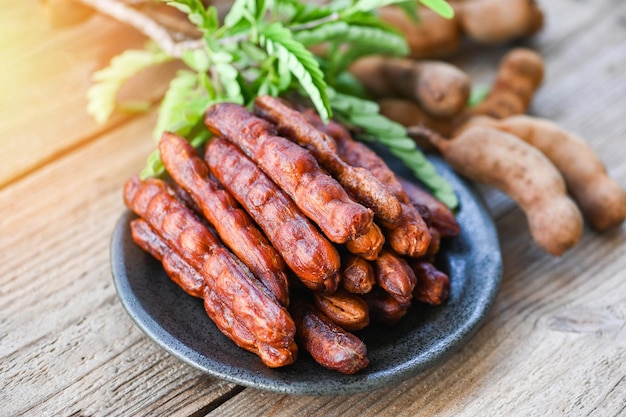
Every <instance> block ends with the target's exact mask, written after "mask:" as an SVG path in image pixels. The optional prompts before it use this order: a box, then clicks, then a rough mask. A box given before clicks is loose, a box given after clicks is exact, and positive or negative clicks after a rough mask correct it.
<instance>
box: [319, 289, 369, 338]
mask: <svg viewBox="0 0 626 417" xmlns="http://www.w3.org/2000/svg"><path fill="white" fill-rule="evenodd" d="M313 302H314V304H315V306H316V307H317V308H318V309H319V310H320V311H321V312H322V313H324V314H325V315H326V316H327V317H328V318H329V319H330V320H331V321H332V322H333V323H335V324H336V325H337V326H339V327H341V328H342V329H345V330H348V331H355V330H361V329H363V328H365V327H366V326H367V325H368V324H369V322H370V317H369V311H368V308H367V303H366V302H365V300H363V298H361V296H359V295H357V294H353V293H350V292H347V291H345V290H343V289H339V290H337V291H336V292H335V293H333V294H323V293H319V292H313Z"/></svg>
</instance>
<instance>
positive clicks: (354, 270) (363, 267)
mask: <svg viewBox="0 0 626 417" xmlns="http://www.w3.org/2000/svg"><path fill="white" fill-rule="evenodd" d="M342 267H343V269H342V272H341V286H342V288H343V289H345V290H346V291H349V292H351V293H354V294H365V293H368V292H370V291H371V290H372V287H373V286H374V284H376V276H375V275H374V268H373V267H372V264H371V263H370V262H369V261H367V260H365V259H363V258H361V257H360V256H354V255H350V256H346V257H345V258H343V259H342Z"/></svg>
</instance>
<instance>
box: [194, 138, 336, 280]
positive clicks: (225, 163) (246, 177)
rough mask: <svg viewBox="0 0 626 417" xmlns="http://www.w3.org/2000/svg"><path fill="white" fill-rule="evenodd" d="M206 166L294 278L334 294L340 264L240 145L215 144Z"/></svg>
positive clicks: (221, 141)
mask: <svg viewBox="0 0 626 417" xmlns="http://www.w3.org/2000/svg"><path fill="white" fill-rule="evenodd" d="M205 157H206V161H207V163H208V166H209V168H210V169H211V171H212V172H213V175H215V176H216V177H217V179H218V180H219V181H220V182H221V183H222V185H223V186H224V187H226V189H228V191H229V192H230V193H231V195H232V196H234V198H236V199H237V200H238V201H239V203H240V204H241V205H242V206H243V207H244V208H245V209H246V211H247V212H248V213H249V214H250V216H251V217H252V218H253V219H254V220H255V221H256V223H257V224H258V225H259V227H261V229H263V231H264V232H265V235H266V236H267V237H268V239H269V240H270V242H272V244H273V245H274V247H275V248H276V250H277V251H278V253H280V255H281V256H282V258H283V259H284V261H285V263H286V264H287V265H288V266H289V268H290V269H291V270H292V271H293V273H294V274H295V275H296V276H297V277H298V278H299V279H300V280H301V281H302V283H303V284H305V285H306V286H307V287H308V288H311V289H314V290H316V291H323V292H334V291H335V290H336V289H337V286H338V284H339V268H340V263H341V262H340V258H339V253H338V252H337V250H336V249H335V247H334V246H333V245H332V244H331V243H330V242H329V241H328V240H327V239H326V238H324V237H323V236H322V235H321V234H320V233H319V232H318V231H317V229H315V227H314V226H313V225H312V224H311V222H310V221H309V220H308V219H307V218H306V217H305V216H304V215H303V214H302V213H301V212H300V210H299V209H298V207H297V206H296V205H295V203H294V202H293V201H292V200H291V199H290V198H289V197H288V196H287V195H286V194H285V193H284V192H283V191H282V190H281V189H280V188H278V186H277V185H276V184H275V183H274V182H272V180H270V179H269V178H268V177H267V176H266V175H265V174H264V173H263V171H261V169H260V168H259V167H258V166H257V165H256V164H254V162H252V161H251V160H250V159H249V158H248V157H246V156H245V155H244V154H243V153H242V152H241V151H240V150H239V148H237V147H236V146H235V145H233V144H231V143H230V142H228V141H226V140H225V139H221V138H217V139H214V140H212V141H211V142H210V143H209V145H208V147H207V150H206V155H205Z"/></svg>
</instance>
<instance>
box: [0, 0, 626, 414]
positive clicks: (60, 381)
mask: <svg viewBox="0 0 626 417" xmlns="http://www.w3.org/2000/svg"><path fill="white" fill-rule="evenodd" d="M541 4H542V7H543V8H544V10H546V11H547V20H546V27H545V29H544V31H543V32H542V33H541V34H540V35H539V36H538V37H537V38H536V39H535V40H534V41H532V42H531V43H530V45H531V46H532V47H534V48H536V49H537V50H539V51H540V52H542V53H543V54H544V56H545V57H546V60H547V78H546V81H545V83H544V86H543V87H542V89H541V90H540V91H539V93H538V95H537V97H536V99H535V101H534V102H533V106H532V109H531V110H532V113H533V114H536V115H541V116H545V117H549V118H551V119H554V120H556V121H558V122H559V123H561V124H562V125H563V126H565V127H567V128H568V129H570V130H572V131H575V132H577V133H579V134H581V135H582V136H584V137H585V138H587V139H588V141H589V142H590V144H591V145H592V146H593V147H594V149H596V151H597V152H598V154H599V155H600V156H601V158H602V159H603V160H604V161H605V163H606V165H607V167H608V169H609V172H610V173H611V174H612V175H613V176H614V177H616V178H617V179H618V180H619V181H620V182H621V183H622V184H626V146H625V145H624V137H626V24H625V23H624V22H625V16H626V3H624V2H622V1H619V0H600V1H595V2H593V3H589V2H580V1H574V0H554V1H550V2H548V1H541ZM2 6H3V9H4V10H3V13H0V34H2V36H0V70H1V71H0V74H1V75H0V77H1V78H0V86H1V87H2V90H1V92H2V94H0V117H1V118H2V120H3V123H2V124H1V125H0V133H1V134H0V311H2V314H1V315H0V416H14V415H38V416H39V415H49V416H58V415H81V416H128V415H143V416H153V415H172V416H203V415H210V416H255V415H258V416H294V415H306V416H347V417H350V416H355V417H356V416H420V415H423V416H433V415H437V416H477V415H490V416H491V415H501V416H513V415H519V416H529V415H541V416H544V415H545V416H561V415H568V416H578V415H592V416H603V417H604V416H617V415H624V414H625V413H626V378H625V377H626V296H625V294H626V280H625V279H624V276H625V275H624V272H623V271H624V270H625V269H626V227H622V228H620V229H619V230H616V231H614V232H612V233H608V234H605V235H597V234H596V233H594V232H591V231H589V230H586V231H585V234H584V235H583V238H582V241H581V243H580V244H579V246H578V247H576V248H575V249H573V250H572V251H571V252H569V253H567V254H566V255H565V256H564V257H563V258H560V259H557V258H553V257H551V256H549V255H546V254H544V253H542V252H541V251H540V250H539V249H538V248H537V247H536V246H535V245H534V244H533V242H532V240H531V238H530V235H529V233H528V230H527V227H526V221H525V218H524V215H523V213H522V212H521V211H520V210H519V209H518V208H517V207H516V206H515V204H514V203H513V202H512V201H511V200H510V199H508V198H507V197H505V196H503V195H502V194H501V193H499V192H497V191H494V190H492V189H490V188H488V187H482V186H481V187H479V188H480V189H481V192H482V193H483V194H484V195H485V197H486V199H487V201H488V205H489V208H490V210H491V212H492V214H493V215H494V217H495V219H496V225H497V228H498V231H499V234H500V241H501V246H502V251H503V255H504V270H505V273H504V277H503V284H502V288H501V291H500V293H499V295H498V297H497V300H496V303H495V305H494V308H493V310H492V311H491V312H490V314H489V316H488V318H487V320H486V322H485V325H484V326H483V327H482V329H481V330H480V331H479V332H478V333H477V334H476V336H475V337H474V338H473V339H472V340H471V341H470V342H469V343H468V344H467V345H466V346H465V347H463V348H462V349H461V350H460V351H459V352H458V353H456V354H455V355H453V356H452V357H451V358H450V359H449V360H448V361H446V362H445V363H444V364H442V365H441V366H438V367H436V368H433V369H430V370H428V371H426V372H424V373H423V374H421V375H418V376H416V377H414V378H412V379H410V380H408V381H404V382H402V383H400V384H399V385H398V386H394V387H389V388H386V389H382V390H379V391H375V392H373V393H364V394H357V395H351V396H339V397H333V396H329V397H299V396H285V395H277V394H272V393H267V392H262V391H258V390H255V389H250V388H245V389H243V388H241V387H237V386H235V385H233V384H229V383H225V382H222V381H219V380H216V379H214V378H211V377H209V376H206V375H203V374H202V373H200V372H198V371H196V370H194V369H193V368H191V367H189V366H187V365H185V364H182V363H181V362H179V361H177V360H175V359H174V358H172V357H170V356H169V355H168V354H167V353H165V352H164V351H162V350H161V349H160V348H158V347H157V346H156V345H155V344H154V343H153V342H151V341H150V340H149V339H148V338H147V337H145V336H144V335H143V334H142V333H141V332H140V331H139V330H138V329H137V328H136V327H135V326H134V324H133V323H132V321H131V319H130V318H129V317H128V316H127V314H126V313H125V312H124V310H123V308H122V307H121V305H120V303H119V301H118V300H117V297H116V294H115V290H114V288H113V284H112V280H111V275H110V269H109V254H108V245H109V239H110V234H111V231H112V229H113V226H114V224H115V222H116V220H117V218H118V217H119V215H120V214H121V212H122V211H123V209H124V208H123V204H122V196H121V188H122V185H123V183H124V181H125V180H126V179H127V178H129V177H130V176H131V175H133V174H136V173H137V172H138V171H139V170H140V169H141V167H142V166H143V163H144V161H145V158H146V156H147V154H148V153H149V152H150V151H151V150H152V149H153V142H152V139H151V138H150V134H151V130H152V127H153V126H154V121H155V115H154V114H153V113H151V114H148V115H146V116H142V117H136V118H132V117H130V116H120V115H118V116H116V117H115V118H114V119H113V120H112V122H111V123H110V124H108V125H106V126H104V127H98V126H96V125H95V124H94V123H93V121H91V119H90V118H89V117H88V116H87V115H86V114H85V113H84V107H85V98H84V97H85V95H84V94H85V92H86V89H87V88H88V85H89V74H90V73H91V72H92V71H94V70H95V69H96V68H99V67H101V66H102V65H104V64H105V63H106V62H107V60H108V57H110V55H111V54H112V53H114V52H115V51H116V50H121V49H122V48H123V47H126V45H127V44H135V45H138V44H140V43H141V42H142V41H143V40H142V38H141V37H139V36H137V35H136V34H134V32H132V31H129V30H126V29H124V28H122V27H120V25H118V24H116V23H114V22H110V21H108V20H107V19H104V18H97V19H96V20H92V21H90V22H87V23H86V24H84V25H81V26H78V27H75V28H73V29H69V30H66V31H62V32H60V31H55V30H52V29H50V28H49V27H46V26H45V25H44V24H43V23H44V22H43V17H42V16H41V15H40V14H39V13H38V12H37V10H38V9H37V7H38V4H37V2H35V1H34V0H30V1H26V2H4V3H2ZM5 10H6V12H5ZM5 34H11V36H12V37H11V41H7V39H8V38H7V37H6V36H5ZM129 36H130V37H131V38H129ZM103 39H110V40H111V42H110V45H109V46H108V47H106V48H100V47H98V48H96V47H94V46H92V45H102V44H106V42H103ZM113 40H115V41H114V42H113ZM505 50H506V48H494V49H492V50H490V51H489V52H484V51H481V50H480V49H478V48H475V49H474V50H472V53H471V54H470V53H468V54H465V55H462V56H461V57H459V61H458V62H459V63H461V64H463V65H465V66H466V68H468V70H470V71H471V73H472V74H476V77H477V78H479V77H483V79H488V77H489V75H490V74H491V73H492V72H491V71H492V70H493V69H494V67H495V64H496V63H497V59H498V57H499V56H501V54H502V53H504V51H505ZM485 68H486V69H485ZM168 71H169V70H168ZM166 78H167V73H166V72H162V73H155V74H153V75H150V76H148V77H145V78H143V81H141V83H138V84H136V87H135V88H137V91H139V92H140V91H142V90H146V87H145V86H146V85H153V86H154V88H155V90H152V89H150V90H149V95H152V94H154V95H152V98H154V97H157V96H158V95H159V94H160V92H159V91H157V90H158V88H157V87H158V86H160V87H159V88H162V85H163V81H164V80H165V79H166ZM142 83H143V84H142ZM145 83H147V84H145ZM161 91H162V90H161Z"/></svg>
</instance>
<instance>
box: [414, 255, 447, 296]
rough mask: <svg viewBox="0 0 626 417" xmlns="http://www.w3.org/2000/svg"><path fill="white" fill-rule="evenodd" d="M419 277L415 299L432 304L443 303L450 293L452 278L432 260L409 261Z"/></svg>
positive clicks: (415, 289)
mask: <svg viewBox="0 0 626 417" xmlns="http://www.w3.org/2000/svg"><path fill="white" fill-rule="evenodd" d="M409 264H410V265H411V268H412V269H413V272H415V277H416V278H417V281H416V284H415V288H414V289H413V299H415V300H417V301H420V302H422V303H426V304H430V305H441V304H443V303H444V302H445V301H446V300H447V299H448V296H449V295H450V278H449V277H448V275H446V274H445V273H444V272H442V271H440V270H438V269H437V268H436V267H435V265H433V264H432V263H431V262H424V261H409Z"/></svg>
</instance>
